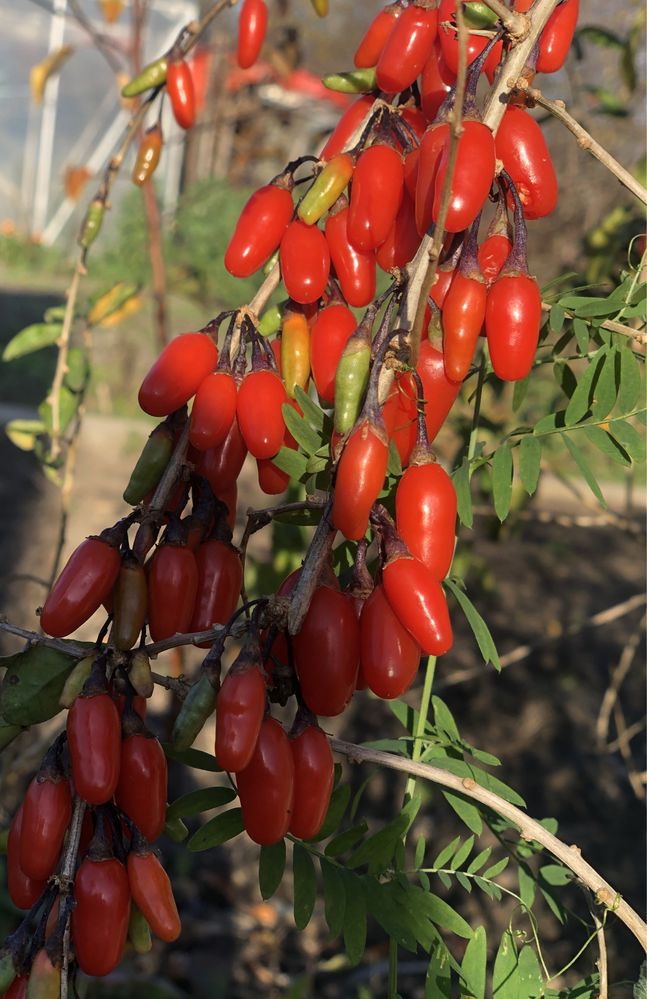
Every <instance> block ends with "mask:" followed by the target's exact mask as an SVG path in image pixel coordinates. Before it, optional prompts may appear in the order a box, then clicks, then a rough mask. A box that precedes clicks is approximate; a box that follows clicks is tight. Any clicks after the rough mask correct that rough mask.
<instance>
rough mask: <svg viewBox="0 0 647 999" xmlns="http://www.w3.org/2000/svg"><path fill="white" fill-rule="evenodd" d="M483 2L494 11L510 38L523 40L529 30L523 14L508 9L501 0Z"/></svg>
mask: <svg viewBox="0 0 647 999" xmlns="http://www.w3.org/2000/svg"><path fill="white" fill-rule="evenodd" d="M483 3H484V4H485V6H486V7H489V8H490V10H492V11H494V13H495V14H496V16H497V17H498V18H499V20H500V22H501V24H502V25H503V27H504V28H505V30H506V32H507V33H508V35H509V36H510V38H512V39H514V40H515V41H517V42H521V41H523V40H524V38H525V37H526V35H527V34H528V31H529V30H530V23H529V21H528V18H527V17H526V15H525V14H519V13H517V12H516V11H513V10H510V8H509V7H506V5H505V4H504V3H502V2H501V0H483ZM470 34H473V32H470Z"/></svg>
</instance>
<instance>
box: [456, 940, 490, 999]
mask: <svg viewBox="0 0 647 999" xmlns="http://www.w3.org/2000/svg"><path fill="white" fill-rule="evenodd" d="M486 960H487V936H486V933H485V929H484V928H483V927H482V926H478V927H477V928H476V929H475V930H474V936H473V937H472V939H471V940H470V941H469V943H468V945H467V947H466V948H465V954H464V955H463V961H462V963H461V975H462V977H463V982H461V995H464V996H469V997H470V999H485V973H486Z"/></svg>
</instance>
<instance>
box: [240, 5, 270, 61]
mask: <svg viewBox="0 0 647 999" xmlns="http://www.w3.org/2000/svg"><path fill="white" fill-rule="evenodd" d="M266 30H267V5H266V3H265V0H244V2H243V6H242V7H241V10H240V19H239V21H238V50H237V53H236V55H237V59H238V65H239V66H240V68H241V69H249V67H250V66H253V65H254V63H255V62H256V60H257V59H258V56H259V53H260V51H261V49H262V47H263V41H264V39H265V32H266Z"/></svg>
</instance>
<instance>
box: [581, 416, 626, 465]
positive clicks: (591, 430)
mask: <svg viewBox="0 0 647 999" xmlns="http://www.w3.org/2000/svg"><path fill="white" fill-rule="evenodd" d="M614 426H615V423H614ZM584 433H585V434H586V436H587V437H588V439H589V440H590V441H591V444H593V445H594V446H595V447H597V448H598V450H599V451H602V453H603V454H604V455H606V457H607V458H611V460H612V461H617V462H619V463H620V464H621V465H624V466H625V467H629V466H630V465H631V457H630V456H629V455H628V454H627V452H626V451H625V449H624V448H623V447H622V445H621V444H619V443H618V441H617V440H616V439H615V437H612V436H611V434H610V433H608V432H607V431H606V430H603V429H602V427H585V429H584Z"/></svg>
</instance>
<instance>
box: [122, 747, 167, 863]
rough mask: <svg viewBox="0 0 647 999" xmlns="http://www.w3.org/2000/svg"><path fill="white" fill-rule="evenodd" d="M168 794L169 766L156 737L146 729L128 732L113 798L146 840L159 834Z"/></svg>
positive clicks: (152, 839) (152, 838)
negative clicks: (130, 733) (144, 730)
mask: <svg viewBox="0 0 647 999" xmlns="http://www.w3.org/2000/svg"><path fill="white" fill-rule="evenodd" d="M167 797H168V767H167V764H166V756H165V755H164V750H163V749H162V747H161V745H160V744H159V742H158V740H157V739H156V738H154V736H151V735H149V734H148V733H146V734H144V733H138V734H135V735H130V736H128V737H127V738H126V739H124V741H123V742H122V744H121V763H120V768H119V783H118V784H117V789H116V791H115V801H116V803H117V807H118V808H120V809H121V810H122V812H125V813H126V815H127V816H128V818H129V819H132V821H133V822H134V823H135V825H136V826H137V828H138V829H139V831H140V832H141V834H142V836H144V837H145V838H146V839H147V840H148V842H149V843H152V842H154V841H155V840H156V839H159V837H160V836H161V835H162V830H163V829H164V821H165V818H166V799H167Z"/></svg>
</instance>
